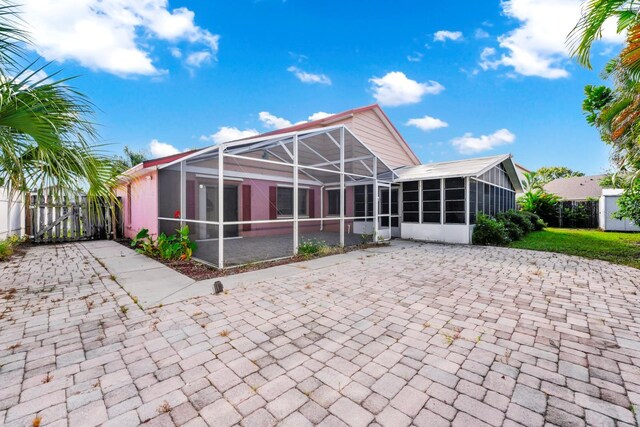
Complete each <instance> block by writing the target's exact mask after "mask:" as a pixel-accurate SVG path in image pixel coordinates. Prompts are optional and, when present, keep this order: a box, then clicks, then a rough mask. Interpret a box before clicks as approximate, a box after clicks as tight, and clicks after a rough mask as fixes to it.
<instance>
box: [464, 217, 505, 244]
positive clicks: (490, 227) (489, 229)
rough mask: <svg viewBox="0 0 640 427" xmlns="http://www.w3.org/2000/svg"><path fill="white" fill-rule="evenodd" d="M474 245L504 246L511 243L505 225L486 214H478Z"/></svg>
mask: <svg viewBox="0 0 640 427" xmlns="http://www.w3.org/2000/svg"><path fill="white" fill-rule="evenodd" d="M472 237H473V243H474V244H476V245H504V244H506V243H509V234H508V233H507V230H506V229H505V225H504V224H503V223H502V222H500V221H498V220H496V219H495V218H491V217H489V216H487V215H485V214H478V216H477V218H476V226H475V227H474V228H473V236H472Z"/></svg>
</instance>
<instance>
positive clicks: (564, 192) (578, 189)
mask: <svg viewBox="0 0 640 427" xmlns="http://www.w3.org/2000/svg"><path fill="white" fill-rule="evenodd" d="M604 177H605V175H589V176H574V177H571V178H558V179H554V180H553V181H551V182H549V183H547V184H545V186H544V190H545V191H546V192H548V193H553V194H557V195H558V196H560V197H561V198H562V199H563V200H586V199H588V198H595V199H597V198H599V197H600V196H601V195H602V187H601V186H600V181H601V180H602V178H604Z"/></svg>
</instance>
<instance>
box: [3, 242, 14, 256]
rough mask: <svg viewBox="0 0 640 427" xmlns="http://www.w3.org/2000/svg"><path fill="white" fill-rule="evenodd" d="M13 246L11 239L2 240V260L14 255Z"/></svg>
mask: <svg viewBox="0 0 640 427" xmlns="http://www.w3.org/2000/svg"><path fill="white" fill-rule="evenodd" d="M13 246H14V245H13V244H12V243H11V241H10V240H9V239H7V240H0V261H4V260H6V259H9V257H10V256H11V255H13Z"/></svg>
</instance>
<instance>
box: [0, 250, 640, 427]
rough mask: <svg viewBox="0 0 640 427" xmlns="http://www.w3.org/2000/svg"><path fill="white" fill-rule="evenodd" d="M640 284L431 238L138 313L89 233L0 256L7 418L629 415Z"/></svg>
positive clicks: (468, 421)
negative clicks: (0, 260)
mask: <svg viewBox="0 0 640 427" xmlns="http://www.w3.org/2000/svg"><path fill="white" fill-rule="evenodd" d="M116 279H117V277H116ZM638 286H640V274H639V272H638V270H634V269H632V268H627V267H622V266H616V265H612V264H608V263H605V262H601V261H588V260H584V259H579V258H574V257H568V256H564V255H556V254H549V253H536V252H529V251H518V250H511V249H503V248H479V247H467V246H446V245H432V244H424V245H420V246H414V247H407V248H398V249H397V250H395V251H389V252H387V253H381V252H377V253H375V252H363V253H362V256H361V257H359V258H357V259H354V260H352V261H350V262H346V263H343V264H341V265H340V266H339V268H332V267H327V268H324V269H317V270H310V271H304V270H302V271H301V272H300V274H296V275H291V276H287V277H285V278H280V279H277V280H276V279H269V280H266V281H264V282H262V283H256V284H255V285H254V286H252V287H250V288H249V289H232V290H230V291H229V293H228V294H221V295H209V296H203V297H199V298H195V299H191V300H189V301H186V302H182V303H175V304H171V305H166V306H163V307H161V308H157V309H151V310H148V311H146V312H145V311H143V310H141V309H140V308H139V307H138V306H136V305H135V304H134V303H133V301H132V298H131V297H130V296H128V295H127V294H126V292H125V291H124V290H123V289H122V288H120V286H119V285H118V284H117V283H116V282H115V281H113V280H112V278H111V275H110V273H108V272H107V271H106V270H105V269H104V268H103V267H102V266H101V265H100V264H99V263H98V262H97V261H96V260H95V259H94V258H93V257H91V255H90V254H89V253H88V252H87V250H86V248H85V247H83V246H82V245H79V244H65V245H57V246H41V247H34V248H32V249H30V250H29V251H28V252H27V254H26V255H24V257H21V258H14V259H13V260H12V261H10V262H9V263H5V264H0V424H6V425H11V426H13V425H20V426H22V425H32V422H33V420H34V418H35V417H36V416H37V417H40V418H41V422H42V425H73V426H76V425H88V426H89V425H91V426H92V425H100V424H104V425H116V426H118V427H125V426H128V425H138V424H140V423H141V422H147V423H148V424H149V425H172V424H179V425H190V426H199V425H202V426H205V425H211V426H214V425H215V426H227V425H234V424H238V423H239V424H241V425H244V426H267V425H275V424H276V423H278V422H280V423H282V425H293V426H304V425H313V424H319V425H326V426H337V425H345V424H347V425H352V426H365V425H371V424H380V425H384V426H403V425H410V424H414V425H417V426H437V425H449V424H453V425H459V426H471V425H493V426H498V425H518V423H520V424H523V425H532V426H535V425H544V424H546V425H577V426H579V425H585V424H590V425H597V426H608V425H611V426H615V425H617V426H626V425H637V423H638V422H639V421H640V418H639V417H638V416H637V413H638V411H636V409H635V408H636V407H637V406H638V405H640V367H639V366H638V365H639V364H640V337H639V334H640V323H639V322H638V321H639V320H640V296H639V295H638ZM121 307H126V308H121Z"/></svg>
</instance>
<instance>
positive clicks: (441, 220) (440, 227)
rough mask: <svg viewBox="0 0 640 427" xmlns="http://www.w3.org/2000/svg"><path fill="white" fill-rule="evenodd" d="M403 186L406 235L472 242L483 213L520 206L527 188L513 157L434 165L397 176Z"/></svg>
mask: <svg viewBox="0 0 640 427" xmlns="http://www.w3.org/2000/svg"><path fill="white" fill-rule="evenodd" d="M395 172H396V175H397V177H396V179H395V182H397V183H400V184H401V193H402V195H401V199H402V201H401V209H400V210H401V217H402V218H401V224H400V229H401V233H400V234H401V236H402V238H405V239H416V240H427V241H436V242H446V243H465V244H467V243H471V236H472V233H473V227H474V224H475V222H476V217H477V215H478V213H480V212H482V213H484V214H486V215H490V216H493V215H495V214H497V213H499V212H504V211H507V210H509V209H515V207H516V192H518V191H522V185H521V183H520V179H519V178H518V174H517V172H516V168H515V164H514V163H513V160H512V158H511V155H509V154H505V155H501V156H492V157H483V158H476V159H468V160H459V161H453V162H442V163H429V164H425V165H420V166H413V167H408V168H402V169H398V170H396V171H395Z"/></svg>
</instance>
